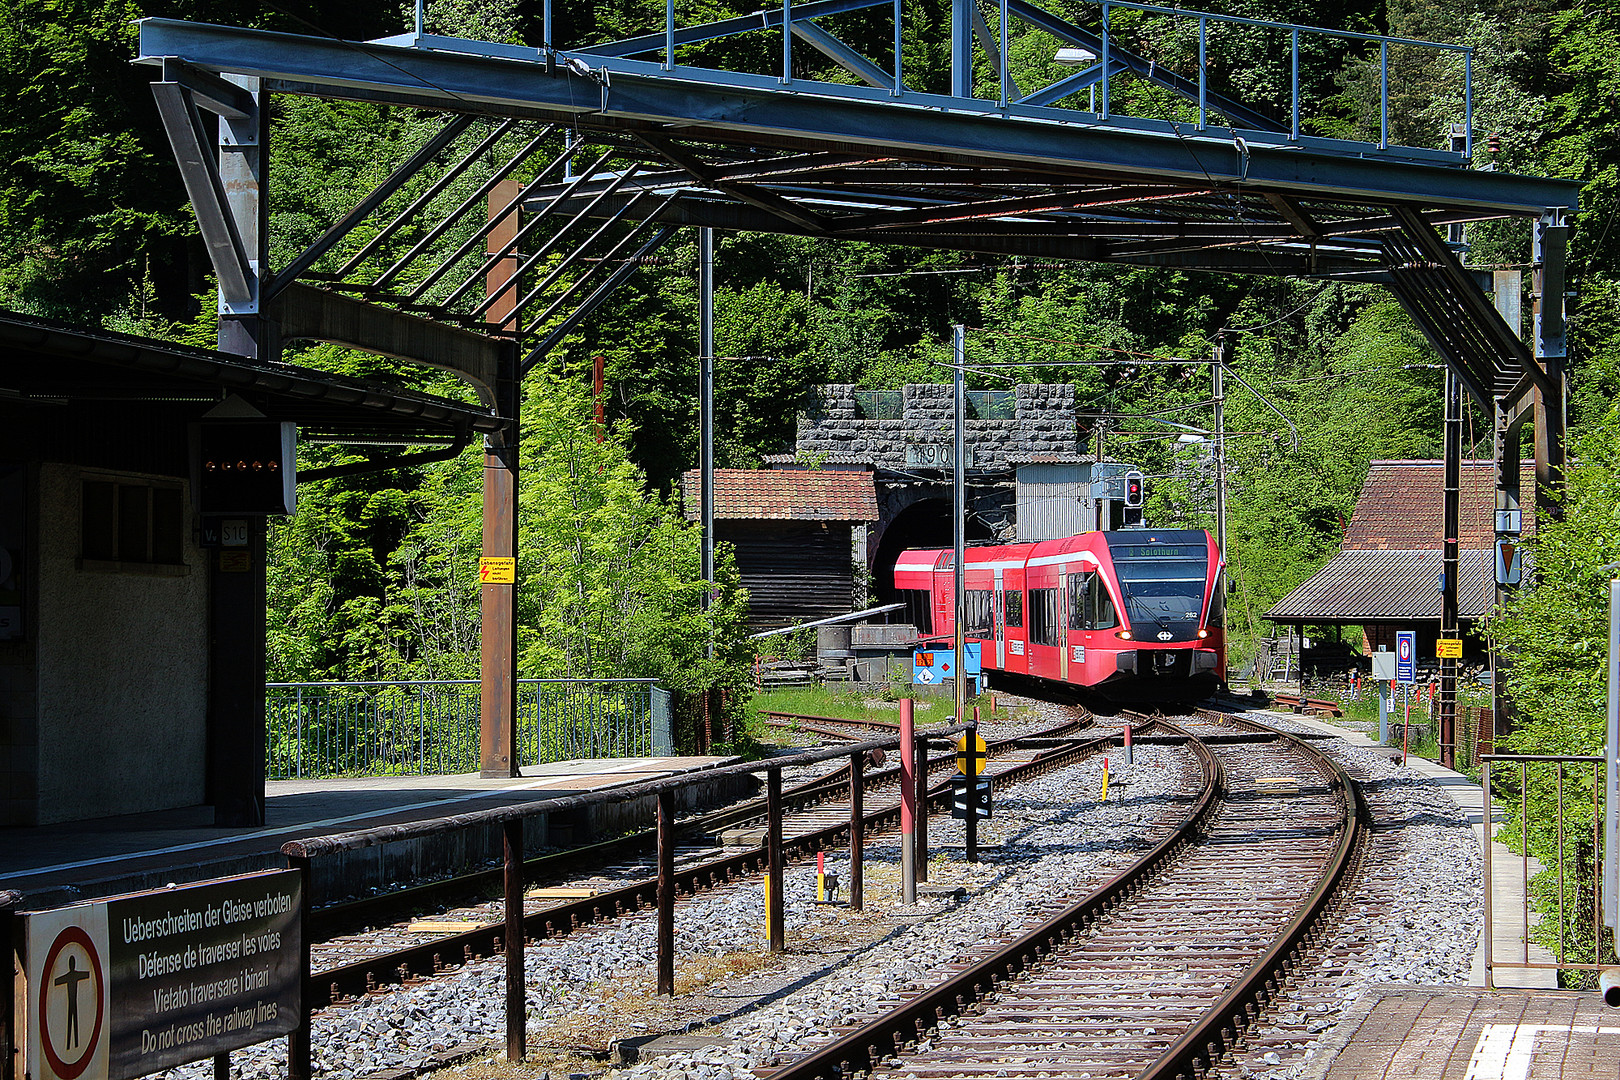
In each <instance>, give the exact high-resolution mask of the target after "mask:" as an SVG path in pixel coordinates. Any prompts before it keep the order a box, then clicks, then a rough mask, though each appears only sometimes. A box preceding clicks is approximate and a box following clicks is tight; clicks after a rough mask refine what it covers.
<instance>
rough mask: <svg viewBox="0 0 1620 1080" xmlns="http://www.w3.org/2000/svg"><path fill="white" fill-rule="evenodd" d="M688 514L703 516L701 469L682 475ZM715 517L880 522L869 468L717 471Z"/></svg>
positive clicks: (735, 519)
mask: <svg viewBox="0 0 1620 1080" xmlns="http://www.w3.org/2000/svg"><path fill="white" fill-rule="evenodd" d="M681 490H682V492H684V493H685V497H686V515H687V517H689V518H692V519H693V520H696V519H697V517H698V516H699V506H698V470H696V469H689V470H687V471H686V472H685V473H684V474H683V475H682V477H681ZM714 516H715V517H716V518H717V519H724V520H733V521H876V520H878V505H877V487H876V486H875V485H874V484H873V482H872V474H871V473H869V472H853V471H850V470H847V469H836V470H820V469H716V470H714Z"/></svg>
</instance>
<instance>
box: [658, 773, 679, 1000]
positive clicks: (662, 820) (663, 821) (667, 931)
mask: <svg viewBox="0 0 1620 1080" xmlns="http://www.w3.org/2000/svg"><path fill="white" fill-rule="evenodd" d="M658 992H659V993H660V994H667V995H669V996H670V997H674V996H675V793H674V792H673V791H660V792H659V793H658Z"/></svg>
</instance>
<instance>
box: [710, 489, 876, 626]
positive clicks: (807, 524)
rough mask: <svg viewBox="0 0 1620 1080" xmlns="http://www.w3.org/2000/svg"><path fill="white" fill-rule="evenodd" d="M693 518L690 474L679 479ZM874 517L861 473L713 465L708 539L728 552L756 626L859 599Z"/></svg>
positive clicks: (839, 609)
mask: <svg viewBox="0 0 1620 1080" xmlns="http://www.w3.org/2000/svg"><path fill="white" fill-rule="evenodd" d="M681 487H682V490H683V491H684V492H685V498H686V513H687V516H688V517H689V518H691V519H693V520H697V518H698V517H699V507H698V492H699V484H698V472H697V470H696V469H692V470H689V471H688V472H687V473H686V474H685V475H684V476H683V477H682V481H681ZM877 519H878V502H877V488H876V485H875V484H874V483H873V480H872V474H871V473H870V472H867V471H864V470H863V471H859V472H857V471H851V470H841V469H840V470H821V469H716V470H715V471H714V532H715V539H716V540H717V541H719V542H721V543H726V544H731V545H732V547H733V548H734V550H735V551H736V559H737V571H738V574H739V575H740V577H741V579H742V586H743V588H745V589H747V590H748V596H749V600H748V621H749V624H750V625H751V626H752V627H753V628H754V629H756V630H763V629H770V628H774V627H778V626H789V625H792V624H794V623H799V622H807V621H810V620H813V619H821V618H826V617H827V616H829V615H842V614H844V613H845V612H848V611H852V610H855V609H856V608H858V607H859V606H861V604H863V603H864V602H865V600H866V529H867V526H868V525H869V524H870V523H871V522H874V521H876V520H877Z"/></svg>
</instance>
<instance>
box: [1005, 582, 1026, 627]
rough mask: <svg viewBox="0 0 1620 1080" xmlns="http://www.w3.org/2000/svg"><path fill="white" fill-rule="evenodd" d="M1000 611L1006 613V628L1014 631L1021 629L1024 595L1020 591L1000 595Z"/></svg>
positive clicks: (1014, 590)
mask: <svg viewBox="0 0 1620 1080" xmlns="http://www.w3.org/2000/svg"><path fill="white" fill-rule="evenodd" d="M1002 610H1003V611H1005V612H1006V620H1007V626H1008V627H1010V628H1011V629H1014V630H1019V629H1022V628H1023V625H1024V594H1023V593H1022V592H1021V591H1020V590H1018V589H1013V590H1012V591H1011V592H1007V593H1003V594H1002Z"/></svg>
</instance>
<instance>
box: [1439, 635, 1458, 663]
mask: <svg viewBox="0 0 1620 1080" xmlns="http://www.w3.org/2000/svg"><path fill="white" fill-rule="evenodd" d="M1434 655H1436V656H1438V657H1439V658H1440V659H1442V660H1461V659H1462V638H1454V637H1443V638H1440V639H1439V640H1437V641H1436V642H1435V643H1434Z"/></svg>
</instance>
